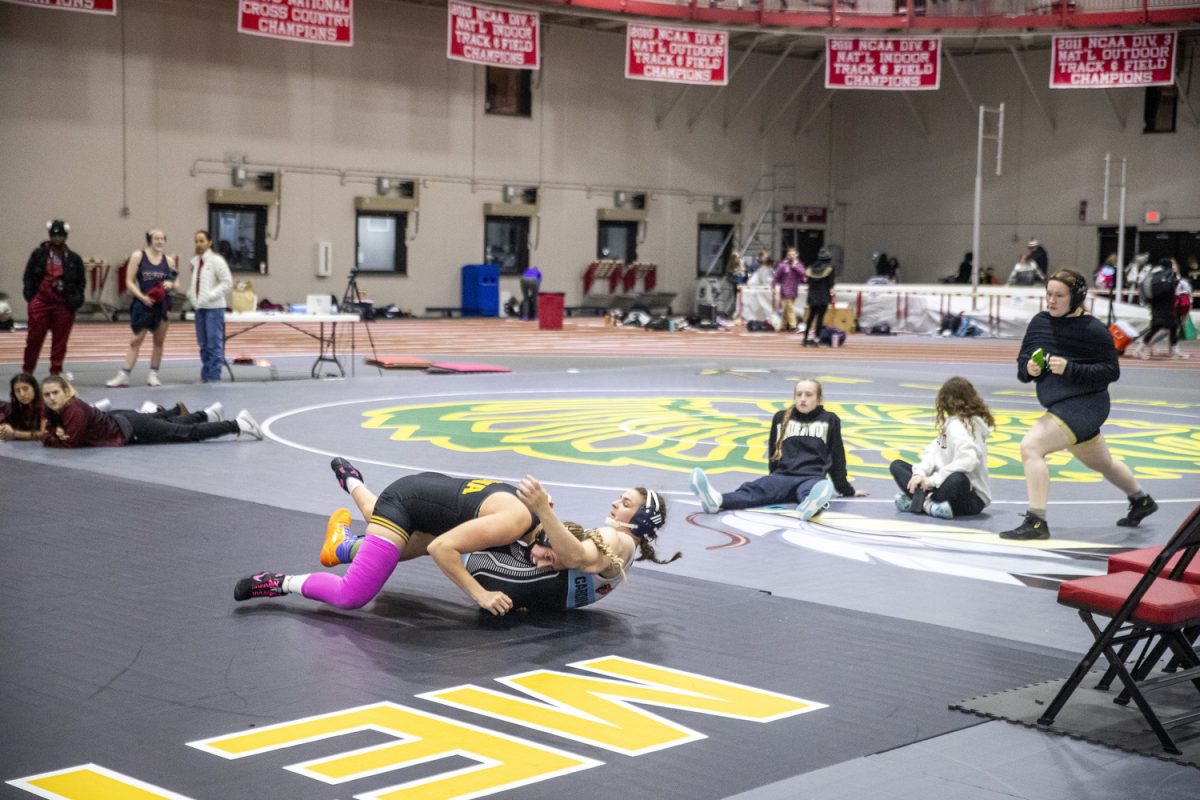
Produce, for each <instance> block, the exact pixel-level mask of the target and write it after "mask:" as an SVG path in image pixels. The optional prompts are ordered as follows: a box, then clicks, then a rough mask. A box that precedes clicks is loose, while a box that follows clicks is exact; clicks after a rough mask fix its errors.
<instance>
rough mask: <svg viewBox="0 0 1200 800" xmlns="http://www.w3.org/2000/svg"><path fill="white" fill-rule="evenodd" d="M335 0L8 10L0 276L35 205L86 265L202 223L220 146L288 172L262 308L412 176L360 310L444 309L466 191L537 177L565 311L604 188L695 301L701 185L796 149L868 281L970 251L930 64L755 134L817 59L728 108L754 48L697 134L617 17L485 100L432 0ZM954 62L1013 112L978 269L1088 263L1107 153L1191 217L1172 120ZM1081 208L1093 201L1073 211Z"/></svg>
mask: <svg viewBox="0 0 1200 800" xmlns="http://www.w3.org/2000/svg"><path fill="white" fill-rule="evenodd" d="M355 5H356V20H355V43H354V46H353V47H352V48H339V47H321V46H310V45H302V44H294V43H287V42H278V41H273V40H269V39H263V38H259V37H251V36H242V35H238V34H237V33H236V32H235V31H234V29H233V26H234V23H233V21H234V19H236V6H237V3H236V2H235V0H194V1H193V0H124V2H122V3H121V5H120V8H121V14H120V16H118V17H116V18H111V17H99V16H93V15H88V14H76V13H67V12H56V11H46V10H40V9H30V8H23V7H16V6H12V5H8V4H0V77H2V80H0V198H3V205H4V208H5V213H4V214H0V291H4V292H7V293H8V294H9V295H10V296H14V297H18V298H19V293H20V277H21V271H22V269H23V266H24V263H25V259H26V258H27V257H28V254H29V251H30V249H31V248H32V247H34V246H35V245H36V244H37V243H38V242H39V241H40V240H41V239H42V238H43V237H44V233H45V229H44V223H45V221H46V220H47V219H49V218H51V217H55V216H60V217H63V218H65V219H67V220H69V221H70V223H71V226H72V233H71V244H72V246H73V247H75V248H76V249H77V250H78V251H79V252H80V253H81V255H83V256H84V257H85V258H88V257H96V258H104V259H107V260H109V261H120V260H121V259H122V258H124V257H125V256H126V255H128V253H129V251H130V250H132V249H134V248H135V247H137V246H138V245H139V244H140V242H141V237H142V233H143V232H144V231H145V230H146V229H147V228H149V227H151V226H161V227H164V228H165V229H166V230H167V232H168V236H169V237H170V249H174V250H176V251H178V252H179V253H180V254H181V255H189V254H190V253H189V251H190V246H189V244H188V242H189V241H190V236H191V232H192V231H193V230H194V229H195V228H197V227H201V226H203V225H204V224H205V221H206V204H205V190H207V189H209V188H226V187H228V186H229V179H228V170H227V169H226V168H225V167H224V166H222V165H221V164H220V163H219V162H221V161H222V160H223V159H225V158H226V156H227V155H228V154H238V155H239V156H244V157H246V158H247V159H248V160H249V162H250V165H251V166H252V167H254V166H262V167H268V166H271V165H283V180H282V203H281V205H280V206H279V208H278V209H273V210H272V211H271V214H270V217H269V225H268V228H269V232H270V233H271V234H274V233H275V232H276V231H278V237H277V238H275V239H272V240H271V241H270V242H269V247H270V251H269V260H270V274H269V275H267V276H261V277H256V278H255V287H256V289H257V291H258V294H259V296H260V297H262V296H265V297H269V298H271V299H272V300H276V301H279V302H288V301H301V300H303V298H304V296H305V295H306V294H308V293H311V292H317V291H327V292H330V293H333V294H338V295H340V294H341V292H342V290H343V289H344V287H345V282H346V276H347V273H348V271H349V268H350V266H351V264H352V259H353V248H354V210H353V198H354V197H355V195H372V194H374V180H373V176H374V175H375V174H390V175H404V176H412V177H420V178H423V179H424V181H425V182H424V186H423V188H422V190H421V207H420V214H419V220H410V242H409V272H408V275H407V277H395V276H386V277H381V276H370V277H364V278H363V280H362V281H361V282H360V283H361V285H362V288H363V289H364V290H365V291H366V292H368V293H369V294H370V295H371V296H372V297H373V298H374V299H375V300H376V301H379V302H384V303H390V302H395V303H397V304H398V305H400V306H401V307H402V308H405V309H409V310H413V311H416V312H417V313H420V312H421V311H422V310H423V308H424V307H425V306H428V305H456V304H457V302H458V295H459V282H458V267H459V266H460V265H462V264H466V263H476V262H478V261H479V260H481V258H482V251H483V214H482V206H483V204H484V203H487V202H498V201H499V200H500V199H501V197H500V185H501V184H502V183H506V182H513V183H520V184H539V185H542V186H543V187H545V188H544V189H543V193H542V204H541V218H540V224H539V225H538V226H536V227H535V230H536V231H537V236H536V239H535V241H534V243H533V244H534V245H535V247H534V249H533V250H532V253H531V260H532V262H533V263H534V264H536V265H538V266H540V267H541V268H542V270H543V272H544V273H545V274H546V279H545V289H546V290H549V291H565V292H567V293H568V297H567V301H568V303H571V302H575V301H577V300H578V299H579V297H580V295H581V281H580V278H581V275H582V272H583V269H584V268H585V266H586V264H587V263H588V261H589V260H590V259H591V257H592V256H593V254H594V250H595V240H596V209H597V208H603V207H609V206H610V205H611V200H612V196H611V189H612V187H621V188H626V189H635V190H643V191H647V190H648V191H649V192H650V193H651V198H650V212H649V220H648V225H647V226H646V237H645V241H644V242H643V243H642V244H641V245H640V248H639V250H640V256H641V258H642V259H643V260H647V261H653V262H655V263H657V264H659V269H660V274H659V285H660V287H661V288H665V289H667V290H669V291H677V292H680V293H681V294H683V295H684V296H686V297H688V298H690V296H691V294H692V285H693V280H694V274H695V260H696V252H695V248H696V215H697V213H699V212H704V211H709V210H711V197H712V195H714V194H724V195H743V196H745V197H746V199H747V204H748V214H747V217H750V216H752V215H753V214H754V213H755V212H756V211H757V208H756V207H755V205H754V202H753V201H754V198H753V197H752V196H751V192H752V190H753V188H754V186H755V184H756V182H757V179H758V176H759V175H760V174H761V173H762V172H763V171H764V170H767V169H769V168H770V166H771V165H773V164H785V163H786V164H793V165H794V173H795V176H796V185H797V187H798V188H797V189H796V190H794V191H793V192H792V193H791V196H790V197H788V198H786V199H787V200H788V201H789V202H795V203H800V204H806V205H826V204H829V205H833V202H832V200H831V190H832V192H833V193H835V194H836V197H837V200H838V201H841V202H844V203H845V204H846V205H844V206H839V207H838V208H837V209H835V214H834V216H833V219H832V221H831V225H830V232H829V233H830V235H829V238H830V240H832V241H835V242H841V243H844V244H845V246H846V251H847V264H848V277H851V278H854V277H865V275H866V263H867V260H868V259H869V256H870V253H871V251H872V250H875V249H885V250H887V251H888V252H890V253H895V254H896V255H898V256H899V257H900V258H901V260H902V262H903V263H904V267H905V270H906V274H905V277H906V279H908V280H916V279H920V278H925V279H928V278H931V277H935V276H937V275H941V274H944V273H945V272H948V271H949V270H950V269H952V268H953V267H954V266H955V265H956V264H957V263H958V259H959V258H960V257H961V255H962V252H963V251H964V250H966V249H967V248H968V247H969V242H970V222H971V192H972V187H973V183H972V182H973V177H974V159H975V115H974V113H972V112H971V110H970V109H969V108H968V107H967V105H966V102H965V100H964V99H963V97H962V94H961V92H960V90H959V89H958V87H957V85H956V84H954V83H953V79H952V77H951V76H950V75H949V74H948V73H947V74H945V75H944V76H943V87H942V90H941V91H940V92H937V93H928V94H924V95H920V96H917V97H915V99H914V103H915V105H916V107H917V109H918V110H919V111H920V113H921V115H922V117H923V119H924V120H925V122H926V124H927V125H928V127H929V129H930V134H929V136H928V137H924V136H923V135H922V134H921V132H920V130H919V128H918V126H917V124H916V123H915V122H914V120H913V117H912V115H911V113H910V111H909V109H908V107H907V106H906V105H905V102H904V100H903V98H902V97H900V96H897V95H883V94H877V93H869V92H851V93H843V94H839V95H838V96H837V97H836V99H835V101H834V105H833V107H832V110H831V111H826V112H824V113H823V114H821V115H820V116H819V117H818V118H817V119H816V120H815V121H814V123H813V124H812V125H811V126H810V127H809V128H808V129H807V130H805V131H803V132H801V133H800V134H799V135H795V134H794V130H795V127H796V123H797V121H798V120H801V119H804V118H806V117H807V116H808V109H809V108H810V107H812V106H813V104H815V103H817V102H819V101H820V99H821V97H822V96H823V89H820V88H819V87H818V86H816V85H815V84H817V83H819V81H814V82H813V83H814V85H812V86H809V87H808V88H807V89H806V90H805V92H804V93H803V94H802V96H801V98H800V102H799V103H797V104H795V105H794V106H793V107H792V108H791V110H790V111H789V112H788V114H787V115H785V116H784V118H783V119H782V120H781V121H780V122H779V124H777V125H775V126H773V127H772V128H771V129H770V130H768V131H767V132H766V133H765V134H762V133H760V127H761V126H762V124H763V122H764V121H765V120H767V119H770V118H772V117H773V116H774V113H775V110H776V108H777V107H778V104H779V103H781V102H783V101H784V100H785V99H786V98H787V97H788V96H790V95H791V93H792V88H793V87H794V86H795V85H796V83H797V82H798V81H799V80H800V79H801V78H802V77H803V76H804V75H805V74H806V73H807V71H808V69H809V67H810V65H811V62H807V61H801V60H791V61H789V63H788V64H787V65H786V66H784V67H783V68H782V69H780V70H779V71H778V72H776V73H775V75H774V77H773V78H772V79H771V82H770V84H769V85H768V86H767V88H766V89H765V91H763V92H762V93H761V94H760V95H759V96H758V98H757V99H756V100H755V101H754V102H753V103H751V104H750V105H749V107H748V108H746V109H745V110H744V111H743V112H742V113H741V114H740V115H739V116H738V118H737V119H734V120H732V121H731V122H730V124H729V125H728V126H726V125H725V124H724V118H725V116H726V114H727V113H729V111H731V110H735V109H737V108H739V107H740V106H741V105H742V98H744V97H745V96H746V94H748V93H749V92H750V91H752V90H753V89H754V88H755V87H756V86H758V84H759V82H760V80H761V78H762V77H763V76H764V75H766V74H767V72H768V70H770V69H771V68H772V66H773V64H774V59H773V58H771V57H760V56H753V57H752V58H751V60H750V62H749V63H748V65H747V67H746V68H745V69H743V70H742V71H741V72H740V73H739V74H738V75H737V76H736V78H735V80H734V81H733V84H732V86H731V87H730V89H729V90H728V91H726V92H724V93H723V94H722V95H721V96H720V97H719V98H718V99H717V101H716V102H715V103H714V104H713V105H712V106H711V107H710V108H709V110H708V111H707V113H706V114H704V115H703V116H702V117H700V118H699V119H698V120H697V121H696V123H695V125H694V126H693V127H690V128H689V125H688V122H689V121H690V120H691V119H692V117H693V116H694V115H695V114H696V112H697V111H698V110H699V109H700V108H701V107H702V105H703V104H704V103H706V102H707V101H708V100H709V98H710V97H711V94H712V93H713V92H715V91H716V90H715V89H700V88H697V89H692V90H689V91H688V92H687V93H686V94H684V95H683V97H682V100H680V101H679V102H678V103H677V104H676V105H675V106H674V108H673V110H672V111H671V113H670V114H669V115H668V116H666V119H665V121H664V122H663V123H662V124H661V126H660V125H657V124H656V120H657V119H658V118H659V117H661V116H663V115H664V113H665V112H666V111H667V110H668V108H670V107H671V105H672V102H673V100H674V98H675V97H676V95H677V94H678V93H679V92H680V91H681V89H680V87H675V86H670V85H662V84H656V83H649V82H641V81H627V80H625V79H624V77H623V75H622V52H623V46H624V35H623V33H608V34H605V33H595V32H584V31H580V30H576V29H573V28H564V27H549V28H545V29H544V41H543V49H542V56H543V68H542V70H541V72H540V73H538V74H537V76H536V78H535V96H534V109H535V110H534V115H533V118H532V119H513V118H503V117H494V116H488V115H485V114H483V113H482V107H483V70H482V68H479V67H474V66H471V65H467V64H462V63H459V62H453V61H449V60H447V59H446V57H445V29H446V23H445V11H444V9H439V8H426V7H422V6H415V5H413V6H410V5H406V4H402V3H397V2H386V1H385V0H359V2H357V3H356V4H355ZM122 37H124V42H125V44H124V47H123V46H122ZM739 56H740V54H738V53H734V54H733V56H732V58H731V61H732V62H733V63H736V62H737V61H738V60H739ZM1044 58H1045V56H1044V54H1043V55H1040V56H1039V55H1034V56H1031V60H1030V71H1031V74H1033V75H1035V76H1036V75H1044V74H1045V63H1044ZM960 65H961V66H962V68H963V71H964V73H965V75H966V77H967V80H968V82H970V84H971V85H972V89H973V91H974V92H975V94H976V98H977V100H979V101H980V102H985V103H988V104H993V103H998V102H1000V101H1002V100H1003V101H1005V102H1006V103H1008V107H1009V128H1008V138H1007V142H1006V150H1005V159H1006V166H1005V175H1004V176H1003V177H1002V178H999V179H996V178H992V177H989V178H987V179H985V202H984V211H985V220H986V221H987V227H986V229H985V236H984V248H983V251H984V259H983V260H984V263H988V262H990V261H995V263H997V265H998V266H1001V267H1002V268H1004V269H1007V266H1008V265H1009V264H1010V262H1011V261H1012V260H1013V257H1014V256H1013V252H1014V248H1015V246H1014V245H1013V243H1012V237H1013V236H1017V237H1019V238H1024V237H1027V236H1030V235H1037V236H1039V237H1041V238H1042V240H1043V241H1044V242H1045V243H1046V244H1047V247H1048V249H1049V250H1050V252H1051V256H1052V258H1054V260H1055V263H1056V264H1061V263H1064V261H1063V259H1066V258H1077V259H1079V260H1080V262H1081V263H1085V264H1090V262H1091V260H1092V258H1093V255H1092V251H1093V250H1094V244H1093V242H1094V238H1095V234H1094V226H1095V223H1096V218H1097V217H1098V214H1099V205H1100V184H1101V179H1100V169H1101V159H1102V157H1103V153H1104V152H1105V151H1109V150H1111V151H1112V152H1114V153H1115V154H1118V155H1119V154H1128V155H1129V156H1130V171H1131V180H1130V185H1131V193H1130V202H1129V207H1130V209H1131V215H1132V214H1137V213H1140V210H1141V203H1142V202H1143V201H1145V200H1166V201H1168V203H1169V209H1170V218H1169V224H1170V225H1173V224H1175V223H1177V222H1178V223H1180V225H1181V226H1183V222H1182V221H1183V220H1184V219H1186V220H1187V223H1186V224H1187V226H1190V227H1200V192H1198V191H1197V189H1196V188H1195V187H1196V185H1197V184H1196V181H1195V177H1194V176H1195V175H1196V174H1197V173H1198V172H1200V170H1198V169H1197V168H1198V167H1200V135H1198V133H1197V129H1196V127H1195V126H1194V125H1193V124H1192V121H1191V120H1190V118H1189V117H1188V116H1187V114H1186V112H1185V111H1183V110H1182V109H1181V111H1180V124H1179V129H1180V133H1178V134H1175V135H1171V136H1156V137H1145V136H1142V135H1141V133H1140V129H1141V93H1140V92H1139V91H1137V90H1118V91H1115V92H1113V96H1114V98H1115V101H1116V103H1117V104H1118V106H1119V107H1121V108H1123V109H1124V110H1125V114H1126V116H1127V117H1128V125H1127V127H1126V129H1125V130H1124V131H1122V130H1121V129H1120V128H1119V126H1118V123H1117V121H1116V117H1115V115H1114V114H1113V112H1112V111H1111V109H1110V108H1109V106H1108V103H1107V101H1106V100H1105V99H1104V94H1103V92H1059V93H1055V94H1054V95H1053V96H1052V97H1050V96H1049V93H1048V90H1044V89H1043V90H1041V95H1042V97H1044V98H1045V97H1050V101H1049V102H1050V104H1051V106H1052V107H1053V110H1054V114H1055V118H1056V122H1057V130H1056V131H1053V132H1052V131H1051V130H1050V129H1049V127H1048V125H1047V124H1046V122H1045V120H1044V119H1042V118H1041V117H1040V115H1039V114H1038V112H1037V110H1036V108H1035V107H1034V106H1033V105H1032V102H1031V100H1030V98H1029V95H1028V90H1027V89H1025V88H1024V85H1023V83H1022V81H1021V80H1020V77H1019V74H1018V73H1017V71H1016V70H1015V68H1014V66H1013V64H1012V61H1011V59H1007V60H1006V58H1000V57H994V56H986V57H976V58H960ZM123 96H124V103H123V102H122V98H123ZM1193 104H1194V105H1197V106H1200V102H1197V100H1193ZM123 107H124V120H123ZM205 159H208V160H211V161H207V162H203V161H202V163H200V164H198V165H197V160H205ZM342 173H345V174H344V177H343V175H342ZM1084 198H1088V199H1089V200H1090V202H1091V208H1092V217H1091V218H1090V219H1089V222H1088V224H1087V225H1085V226H1080V225H1079V224H1077V223H1076V222H1075V213H1076V208H1077V205H1078V202H1079V200H1080V199H1084ZM123 205H128V208H129V215H128V216H127V217H124V216H122V215H121V208H122V206H123ZM414 222H415V223H416V224H414ZM322 240H327V241H331V242H332V243H333V251H334V259H335V271H334V275H333V277H331V278H317V277H315V274H314V272H315V249H316V243H317V242H318V241H322ZM503 288H505V289H513V288H515V280H512V279H506V281H505V284H504V286H503ZM688 305H690V300H689V302H688V303H685V304H677V308H681V307H686V306H688ZM14 306H15V307H16V311H17V313H18V316H23V312H24V307H23V304H22V303H20V302H19V301H18V302H17V303H14Z"/></svg>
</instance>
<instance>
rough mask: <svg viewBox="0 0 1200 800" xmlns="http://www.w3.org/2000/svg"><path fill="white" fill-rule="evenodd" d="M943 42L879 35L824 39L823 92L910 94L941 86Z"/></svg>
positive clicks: (932, 38)
mask: <svg viewBox="0 0 1200 800" xmlns="http://www.w3.org/2000/svg"><path fill="white" fill-rule="evenodd" d="M941 55H942V40H941V39H940V38H938V37H936V36H934V37H929V38H918V37H914V36H905V37H880V36H827V37H826V38H825V88H826V89H877V90H883V91H902V92H912V91H920V90H932V89H937V88H938V87H939V86H940V85H941Z"/></svg>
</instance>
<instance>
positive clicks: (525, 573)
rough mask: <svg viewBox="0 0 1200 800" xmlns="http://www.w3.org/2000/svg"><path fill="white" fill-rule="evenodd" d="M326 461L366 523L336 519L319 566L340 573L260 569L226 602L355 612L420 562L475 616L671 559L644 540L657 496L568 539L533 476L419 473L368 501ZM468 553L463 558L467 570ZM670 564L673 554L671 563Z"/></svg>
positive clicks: (345, 470)
mask: <svg viewBox="0 0 1200 800" xmlns="http://www.w3.org/2000/svg"><path fill="white" fill-rule="evenodd" d="M330 466H331V467H332V468H333V471H334V474H335V475H336V476H337V479H338V483H339V484H341V486H342V489H343V490H345V491H346V492H347V493H349V494H350V496H351V497H352V498H353V499H354V502H355V504H356V505H357V506H358V510H359V512H360V513H361V514H362V516H363V518H364V519H365V520H367V528H366V532H365V534H364V535H362V536H354V535H352V534H351V533H350V530H349V528H350V512H349V511H347V510H346V509H339V510H338V511H337V512H335V513H334V515H333V516H332V517H331V518H330V520H329V525H328V527H327V529H326V534H325V542H324V546H323V547H322V549H321V564H322V565H324V566H327V567H332V566H336V565H338V564H346V563H349V565H350V567H349V569H347V570H346V572H345V574H344V575H340V576H339V575H335V574H333V573H329V572H318V573H313V574H303V575H285V574H281V573H276V572H271V571H263V572H258V573H255V574H254V575H251V576H250V577H248V578H243V579H242V580H240V581H238V583H237V585H236V586H235V587H234V592H233V597H234V600H236V601H243V600H249V599H251V598H262V597H279V596H281V595H285V594H293V593H300V594H303V595H304V596H305V597H307V598H310V599H312V600H320V601H322V602H325V603H329V604H331V605H335V606H337V607H339V608H347V609H352V608H361V607H362V606H364V605H366V604H367V602H368V601H370V600H371V598H373V597H375V595H376V594H378V593H379V591H380V589H382V588H383V584H384V582H385V581H387V579H388V577H389V576H390V575H391V574H392V571H393V570H394V569H395V568H396V565H397V564H398V563H399V562H400V561H409V560H411V559H414V558H419V557H420V556H424V555H428V556H430V557H432V558H433V560H434V561H435V562H436V563H437V565H438V567H440V568H441V570H442V572H444V573H445V574H446V577H448V578H450V580H451V581H452V582H453V583H454V585H455V586H457V587H458V588H459V589H461V590H462V591H463V592H464V593H465V594H466V595H467V596H468V597H470V598H471V599H472V600H473V601H475V603H476V604H477V605H478V606H479V607H480V608H481V609H483V610H485V611H488V612H490V613H491V614H493V615H496V616H501V615H504V614H507V613H508V612H510V611H512V610H513V609H514V608H527V609H530V610H535V609H536V610H547V609H564V608H574V607H577V606H582V605H587V604H588V603H591V602H595V601H596V600H598V599H600V598H601V597H604V596H605V595H606V594H608V593H609V592H610V591H612V589H613V588H615V586H616V585H617V584H618V583H619V582H620V581H622V580H623V579H624V577H625V570H626V569H627V568H628V566H629V564H630V563H631V562H632V561H634V560H639V561H640V560H643V559H649V560H652V561H654V562H655V563H659V564H662V563H670V562H664V561H660V560H659V559H658V557H657V554H656V553H655V551H654V547H653V545H652V544H651V542H652V540H653V539H654V538H655V536H657V533H658V530H659V529H660V528H661V527H662V525H663V523H664V522H665V520H666V504H665V502H664V501H663V499H662V498H661V497H660V496H659V495H658V494H657V493H656V492H652V491H647V490H645V489H631V490H629V491H627V492H625V493H624V494H622V495H621V497H620V498H619V499H618V500H617V501H616V502H614V503H613V504H612V506H611V508H610V516H609V517H608V519H607V520H606V524H605V525H604V526H601V527H599V528H596V529H594V530H592V531H583V530H582V529H579V533H578V534H574V535H573V534H572V532H571V531H572V528H571V526H572V525H573V523H563V522H560V521H559V519H558V517H557V516H556V515H555V513H554V511H553V510H552V509H551V507H550V498H549V495H547V494H546V491H545V489H543V488H542V486H541V484H540V483H538V482H537V480H536V479H534V478H532V477H530V476H526V478H525V479H524V480H522V481H521V484H520V485H519V486H516V487H514V486H511V485H509V484H507V483H501V482H499V481H491V480H482V479H462V478H453V477H450V476H449V475H442V474H441V473H437V472H422V473H419V474H416V475H408V476H405V477H403V478H400V479H399V480H397V481H394V482H393V483H392V484H391V485H389V486H388V487H387V488H386V489H384V490H383V493H382V494H380V495H376V494H375V493H374V492H372V491H371V490H370V489H368V488H367V487H366V485H365V484H364V483H363V477H362V473H361V472H359V471H358V469H357V468H355V467H354V465H353V464H351V463H350V462H349V461H347V460H346V459H344V458H335V459H334V460H333V462H332V463H331V465H330ZM574 527H575V528H578V526H574ZM580 537H581V538H580ZM635 552H636V556H637V557H636V559H635V558H634V556H635ZM465 554H471V555H470V556H468V557H467V559H466V563H465V564H464V559H463V556H464V555H465ZM675 558H679V554H678V553H677V554H676V555H675V556H674V558H672V559H671V561H674V560H675Z"/></svg>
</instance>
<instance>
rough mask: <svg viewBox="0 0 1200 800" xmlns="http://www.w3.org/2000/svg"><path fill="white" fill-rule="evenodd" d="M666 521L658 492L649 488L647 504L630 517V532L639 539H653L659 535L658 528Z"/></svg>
mask: <svg viewBox="0 0 1200 800" xmlns="http://www.w3.org/2000/svg"><path fill="white" fill-rule="evenodd" d="M665 521H666V518H665V517H664V516H663V510H662V500H661V499H659V496H658V492H654V491H651V490H649V489H647V490H646V504H645V505H644V506H642V507H641V508H639V509H638V510H637V511H635V512H634V514H633V516H632V517H630V519H629V532H630V533H632V534H633V535H634V536H636V537H637V538H639V539H653V538H654V537H656V536H658V529H659V528H661V527H662V526H663V523H664V522H665Z"/></svg>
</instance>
